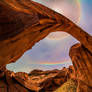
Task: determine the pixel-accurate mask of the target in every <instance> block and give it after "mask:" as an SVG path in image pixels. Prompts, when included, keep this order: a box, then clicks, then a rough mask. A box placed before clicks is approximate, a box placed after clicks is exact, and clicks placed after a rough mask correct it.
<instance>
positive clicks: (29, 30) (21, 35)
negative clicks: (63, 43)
mask: <svg viewBox="0 0 92 92" xmlns="http://www.w3.org/2000/svg"><path fill="white" fill-rule="evenodd" d="M55 31H64V32H67V33H69V34H70V35H72V36H73V37H75V38H76V39H77V40H79V41H80V43H81V44H82V45H78V46H75V47H72V49H71V50H70V56H71V58H72V61H73V64H74V66H75V65H76V64H77V65H78V64H79V63H76V62H77V61H78V60H80V61H81V60H82V57H80V59H79V58H78V56H77V54H78V55H80V52H78V51H80V50H82V51H83V53H81V54H82V55H83V59H85V60H86V64H87V66H86V71H85V70H84V72H85V73H86V74H87V75H88V77H86V78H84V77H85V75H84V73H83V74H82V73H81V74H82V75H83V78H84V81H85V83H86V84H87V85H88V83H89V86H90V87H92V85H91V83H92V82H91V81H92V79H91V78H92V77H91V75H92V73H91V72H90V73H89V71H90V70H91V67H92V60H91V58H92V37H91V36H90V35H89V34H88V33H86V32H85V31H83V30H82V29H81V28H79V27H78V26H77V25H76V24H74V23H73V22H72V21H70V20H69V19H67V18H66V17H64V16H63V15H61V14H59V13H57V12H55V11H53V10H51V9H49V8H47V7H45V6H43V5H41V4H39V3H36V2H33V1H30V0H0V70H2V68H3V67H4V66H6V64H8V63H11V62H15V61H16V60H17V59H18V58H20V57H21V56H22V55H23V54H24V52H25V51H27V50H29V49H31V48H32V46H33V45H34V44H35V43H36V42H38V41H40V40H41V39H43V38H45V37H46V36H47V35H48V34H49V33H51V32H55ZM79 48H80V49H79ZM77 49H78V50H77ZM76 50H77V51H76ZM75 52H76V53H77V54H75V55H74V57H73V56H72V54H74V53H75ZM85 52H86V54H88V56H87V55H85ZM85 56H86V57H87V58H84V57H85ZM76 60H77V61H76ZM75 61H76V62H75ZM78 62H79V61H78ZM87 62H88V63H87ZM83 64H85V63H84V62H83V60H82V61H81V62H80V64H79V65H80V66H81V65H83ZM77 65H76V66H77ZM76 66H75V69H77V70H79V71H80V72H81V68H79V66H78V67H77V68H76ZM82 68H83V66H82ZM3 69H4V68H3ZM81 80H82V79H81ZM89 80H90V82H89ZM87 92H89V91H87Z"/></svg>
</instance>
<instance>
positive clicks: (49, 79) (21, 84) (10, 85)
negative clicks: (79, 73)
mask: <svg viewBox="0 0 92 92" xmlns="http://www.w3.org/2000/svg"><path fill="white" fill-rule="evenodd" d="M71 67H73V66H71ZM71 67H69V68H63V69H62V70H52V71H42V70H34V71H32V72H31V73H29V74H27V73H24V72H18V73H14V72H11V71H9V70H5V71H4V76H3V77H2V78H1V79H0V92H53V91H54V90H55V89H57V88H58V87H60V86H61V85H62V84H64V83H65V82H66V81H67V80H68V79H72V77H71V74H72V75H73V72H74V70H73V68H71ZM37 71H38V72H37ZM70 71H72V72H70Z"/></svg>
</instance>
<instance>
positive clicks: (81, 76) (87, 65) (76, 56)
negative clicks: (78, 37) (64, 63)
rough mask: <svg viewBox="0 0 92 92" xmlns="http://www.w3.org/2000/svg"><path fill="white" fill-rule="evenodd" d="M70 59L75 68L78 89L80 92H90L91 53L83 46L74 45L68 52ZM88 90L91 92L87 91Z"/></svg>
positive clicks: (91, 87)
mask: <svg viewBox="0 0 92 92" xmlns="http://www.w3.org/2000/svg"><path fill="white" fill-rule="evenodd" d="M70 57H71V58H72V62H73V65H74V68H75V72H76V73H75V74H76V78H77V80H78V81H79V87H81V88H80V89H81V90H83V91H80V92H92V71H91V70H92V53H91V52H89V51H88V49H87V48H85V47H84V46H83V45H81V44H76V45H74V46H73V47H72V48H71V50H70ZM80 84H81V85H80ZM82 85H84V87H83V86H82ZM85 87H86V89H85ZM82 88H83V89H82ZM87 88H88V89H87ZM89 88H90V89H91V91H88V90H89Z"/></svg>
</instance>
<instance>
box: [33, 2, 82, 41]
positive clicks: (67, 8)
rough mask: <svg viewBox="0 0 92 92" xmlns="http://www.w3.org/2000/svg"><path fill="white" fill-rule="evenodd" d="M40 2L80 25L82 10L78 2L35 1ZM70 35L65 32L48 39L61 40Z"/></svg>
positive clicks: (51, 34)
mask: <svg viewBox="0 0 92 92" xmlns="http://www.w3.org/2000/svg"><path fill="white" fill-rule="evenodd" d="M33 1H36V2H39V3H41V4H43V5H45V6H47V7H49V8H51V9H53V10H54V11H57V12H59V13H60V14H63V15H64V16H66V17H67V18H69V19H71V20H72V21H73V22H74V23H76V24H78V23H79V21H80V15H81V9H80V3H79V1H78V0H58V1H57V0H33ZM68 36H69V34H67V33H65V32H64V33H63V32H54V33H50V34H49V35H48V36H47V38H49V39H51V40H60V39H64V38H66V37H68Z"/></svg>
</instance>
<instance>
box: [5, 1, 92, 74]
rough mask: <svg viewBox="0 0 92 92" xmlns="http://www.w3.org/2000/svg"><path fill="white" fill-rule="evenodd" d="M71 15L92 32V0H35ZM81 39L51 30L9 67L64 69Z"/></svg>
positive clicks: (27, 69)
mask: <svg viewBox="0 0 92 92" xmlns="http://www.w3.org/2000/svg"><path fill="white" fill-rule="evenodd" d="M34 1H36V2H38V3H41V4H43V5H45V6H47V7H49V8H51V9H53V10H55V11H57V12H59V13H61V14H63V15H64V16H66V17H67V18H69V19H71V20H72V21H73V22H74V23H76V24H77V25H79V26H80V27H81V28H82V29H84V30H85V31H86V32H88V33H89V34H90V35H92V31H91V27H92V18H91V17H92V0H34ZM76 43H78V41H77V40H76V39H75V38H73V37H72V36H71V35H69V34H67V33H64V32H55V33H51V34H49V35H48V36H47V37H46V38H44V39H43V40H41V41H39V42H38V43H36V44H35V46H34V47H33V48H32V49H31V50H29V51H27V52H25V53H24V55H23V56H22V57H21V58H20V59H18V60H17V62H16V63H12V64H9V65H8V66H7V68H8V69H9V70H12V71H14V72H20V71H21V72H30V71H32V70H34V69H41V70H52V69H62V68H63V67H68V66H69V65H72V61H71V59H70V57H69V49H70V48H71V46H72V45H74V44H76Z"/></svg>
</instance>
